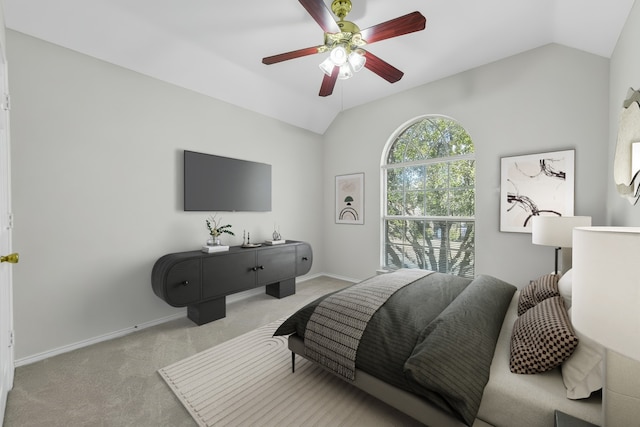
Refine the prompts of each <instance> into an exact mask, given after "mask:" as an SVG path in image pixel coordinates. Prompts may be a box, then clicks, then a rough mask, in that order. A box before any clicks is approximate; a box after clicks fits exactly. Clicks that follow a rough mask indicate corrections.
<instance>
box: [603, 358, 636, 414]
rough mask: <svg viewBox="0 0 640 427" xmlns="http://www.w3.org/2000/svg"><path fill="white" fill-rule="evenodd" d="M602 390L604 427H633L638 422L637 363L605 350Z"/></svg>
mask: <svg viewBox="0 0 640 427" xmlns="http://www.w3.org/2000/svg"><path fill="white" fill-rule="evenodd" d="M605 363H606V370H605V386H604V388H603V402H602V404H603V412H604V426H605V427H616V426H633V425H638V420H640V388H639V387H638V381H640V362H638V361H636V360H633V359H630V358H628V357H625V356H623V355H621V354H619V353H616V352H614V351H611V350H607V352H606V357H605Z"/></svg>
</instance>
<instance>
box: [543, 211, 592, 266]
mask: <svg viewBox="0 0 640 427" xmlns="http://www.w3.org/2000/svg"><path fill="white" fill-rule="evenodd" d="M590 225H591V217H590V216H555V215H554V216H534V217H533V219H532V222H531V243H533V244H534V245H544V246H555V247H556V258H555V259H556V263H555V269H554V270H553V271H554V272H555V273H556V274H558V251H559V250H560V249H562V273H563V274H564V273H566V272H567V270H569V269H570V268H571V247H572V246H573V242H572V235H573V234H572V233H573V229H574V228H575V227H588V226H590Z"/></svg>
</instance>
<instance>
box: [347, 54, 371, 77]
mask: <svg viewBox="0 0 640 427" xmlns="http://www.w3.org/2000/svg"><path fill="white" fill-rule="evenodd" d="M366 62H367V59H366V58H365V57H364V55H361V54H359V53H358V52H351V54H349V63H350V64H351V67H353V71H354V72H355V73H357V72H359V71H360V70H362V68H364V64H365V63H366Z"/></svg>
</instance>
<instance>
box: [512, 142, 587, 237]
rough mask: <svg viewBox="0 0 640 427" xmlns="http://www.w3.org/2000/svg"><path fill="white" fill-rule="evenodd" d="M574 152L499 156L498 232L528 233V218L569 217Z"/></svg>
mask: <svg viewBox="0 0 640 427" xmlns="http://www.w3.org/2000/svg"><path fill="white" fill-rule="evenodd" d="M574 158H575V150H565V151H555V152H550V153H540V154H529V155H524V156H515V157H503V158H502V159H501V177H500V231H510V232H517V233H530V232H531V218H533V217H535V216H538V215H541V214H545V215H556V216H570V215H573V194H574V181H575V174H574Z"/></svg>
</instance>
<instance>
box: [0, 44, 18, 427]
mask: <svg viewBox="0 0 640 427" xmlns="http://www.w3.org/2000/svg"><path fill="white" fill-rule="evenodd" d="M0 47H2V48H3V47H4V46H0ZM3 53H4V49H0V97H1V99H0V257H1V258H0V261H1V262H0V393H1V394H0V398H1V399H2V401H1V402H0V405H1V406H0V410H1V412H0V425H1V424H2V420H3V419H4V411H5V408H6V404H7V393H9V390H11V388H12V387H13V371H14V361H13V292H12V284H11V269H12V265H13V264H12V263H14V262H17V261H18V258H17V255H16V254H11V196H10V187H11V186H10V184H9V183H10V173H11V172H10V169H9V166H10V161H9V96H8V95H7V92H8V91H7V66H6V65H7V63H6V60H5V58H4V54H3ZM10 254H11V255H10Z"/></svg>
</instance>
